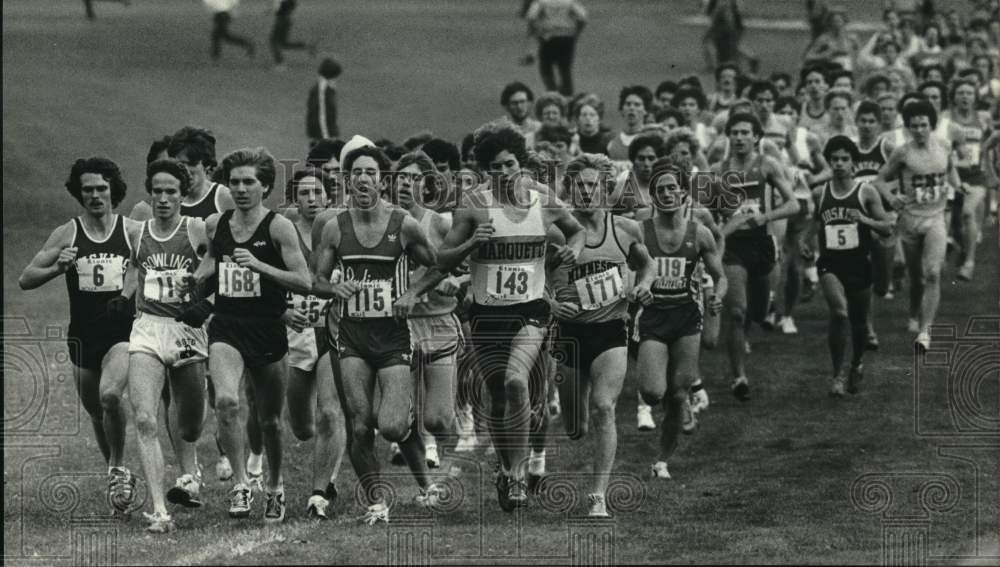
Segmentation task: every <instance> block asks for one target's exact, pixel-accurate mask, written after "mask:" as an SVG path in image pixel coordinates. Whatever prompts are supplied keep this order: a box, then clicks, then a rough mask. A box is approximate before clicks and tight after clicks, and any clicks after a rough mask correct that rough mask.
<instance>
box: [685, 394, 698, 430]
mask: <svg viewBox="0 0 1000 567" xmlns="http://www.w3.org/2000/svg"><path fill="white" fill-rule="evenodd" d="M697 428H698V418H696V417H695V416H694V412H693V411H691V400H690V399H688V398H685V399H684V403H683V404H682V405H681V433H683V434H684V435H691V434H692V433H694V430H695V429H697Z"/></svg>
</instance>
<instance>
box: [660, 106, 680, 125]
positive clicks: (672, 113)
mask: <svg viewBox="0 0 1000 567" xmlns="http://www.w3.org/2000/svg"><path fill="white" fill-rule="evenodd" d="M670 117H673V118H674V119H675V120H677V124H683V123H684V116H683V115H682V114H681V111H680V110H677V109H676V108H674V107H672V106H668V107H666V108H661V109H660V110H658V111H656V121H657V122H663V121H665V120H666V119H667V118H670Z"/></svg>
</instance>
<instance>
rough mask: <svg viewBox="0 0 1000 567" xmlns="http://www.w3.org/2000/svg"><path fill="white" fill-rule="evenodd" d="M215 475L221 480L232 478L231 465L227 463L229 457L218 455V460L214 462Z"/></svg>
mask: <svg viewBox="0 0 1000 567" xmlns="http://www.w3.org/2000/svg"><path fill="white" fill-rule="evenodd" d="M215 476H216V478H218V479H219V480H222V481H225V480H229V479H231V478H233V465H232V464H230V463H229V457H227V456H225V455H222V456H221V457H219V462H217V463H215Z"/></svg>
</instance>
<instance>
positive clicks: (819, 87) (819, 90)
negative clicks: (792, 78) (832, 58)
mask: <svg viewBox="0 0 1000 567" xmlns="http://www.w3.org/2000/svg"><path fill="white" fill-rule="evenodd" d="M806 93H808V94H809V96H810V97H812V98H813V99H814V100H816V99H819V98H820V97H821V96H823V94H824V93H826V79H825V78H824V77H823V75H821V74H820V73H809V74H808V75H806Z"/></svg>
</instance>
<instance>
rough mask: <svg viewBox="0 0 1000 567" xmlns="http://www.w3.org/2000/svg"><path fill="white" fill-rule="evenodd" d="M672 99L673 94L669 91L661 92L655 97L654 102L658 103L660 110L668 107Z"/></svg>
mask: <svg viewBox="0 0 1000 567" xmlns="http://www.w3.org/2000/svg"><path fill="white" fill-rule="evenodd" d="M673 98H674V93H672V92H670V91H663V92H661V93H660V94H658V95H656V102H658V103H660V108H667V107H668V106H670V100H671V99H673Z"/></svg>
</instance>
